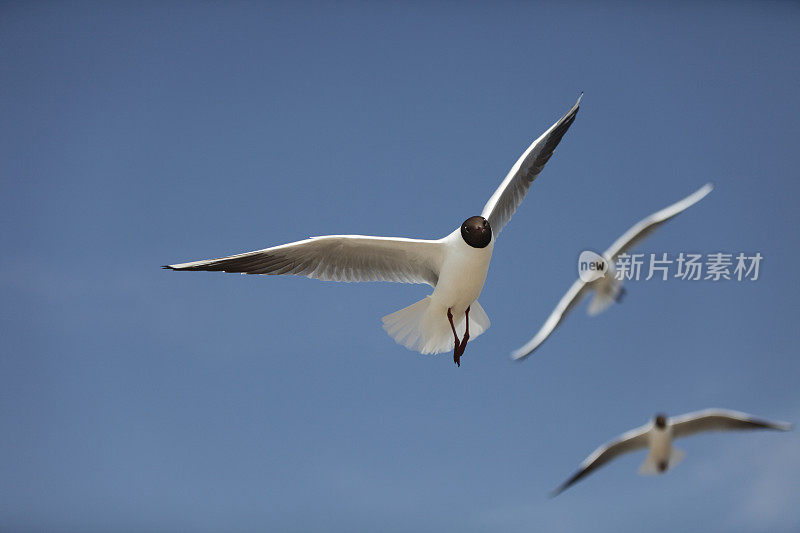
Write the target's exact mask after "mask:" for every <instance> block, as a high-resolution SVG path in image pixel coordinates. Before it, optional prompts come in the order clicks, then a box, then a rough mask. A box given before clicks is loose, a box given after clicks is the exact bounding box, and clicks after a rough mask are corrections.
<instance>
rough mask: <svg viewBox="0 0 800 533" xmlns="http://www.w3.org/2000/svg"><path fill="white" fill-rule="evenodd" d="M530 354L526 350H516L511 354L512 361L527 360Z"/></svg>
mask: <svg viewBox="0 0 800 533" xmlns="http://www.w3.org/2000/svg"><path fill="white" fill-rule="evenodd" d="M528 354H530V352H526V351H524V350H515V351H513V352H511V359H512V360H514V361H522V360H523V359H525V358H526V357H527V356H528Z"/></svg>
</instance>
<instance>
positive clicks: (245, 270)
mask: <svg viewBox="0 0 800 533" xmlns="http://www.w3.org/2000/svg"><path fill="white" fill-rule="evenodd" d="M582 97H583V93H581V95H580V96H579V97H578V100H577V102H575V105H573V106H572V108H571V109H570V110H569V111H568V112H567V113H566V114H565V115H564V116H563V117H561V119H559V120H558V122H556V123H555V124H553V125H552V126H551V127H550V128H549V129H548V130H547V131H545V132H544V133H543V134H542V135H541V136H540V137H539V138H538V139H536V140H535V141H534V142H533V144H531V145H530V147H528V149H527V150H525V153H523V154H522V156H521V157H520V158H519V159H518V160H517V162H516V163H515V164H514V166H513V167H512V168H511V171H510V172H509V173H508V175H507V176H506V177H505V179H504V180H503V182H502V183H501V184H500V186H499V187H498V188H497V190H496V191H495V192H494V194H492V196H491V198H489V201H488V202H487V203H486V205H485V206H484V207H483V211H482V212H481V214H480V215H479V216H472V217H469V218H467V219H466V220H465V221H464V222H463V223H462V224H461V226H460V227H458V228H457V229H456V230H455V231H453V232H452V233H450V234H449V235H447V236H446V237H443V238H441V239H438V240H421V239H406V238H399V237H368V236H364V235H328V236H324V237H311V238H309V239H305V240H302V241H297V242H292V243H289V244H282V245H280V246H274V247H271V248H265V249H263V250H256V251H253V252H247V253H243V254H238V255H232V256H228V257H222V258H219V259H206V260H202V261H192V262H189V263H178V264H173V265H165V266H164V267H163V268H166V269H171V270H207V271H223V272H239V273H242V274H267V275H279V274H291V275H296V276H306V277H308V278H315V279H320V280H325V281H348V282H350V281H394V282H400V283H424V284H427V285H430V286H431V287H433V289H434V290H433V293H431V294H430V295H428V296H426V297H425V298H423V299H422V300H420V301H418V302H416V303H414V304H412V305H410V306H408V307H406V308H404V309H401V310H399V311H396V312H394V313H392V314H390V315H387V316H385V317H383V328H384V329H385V330H386V331H387V333H388V334H389V335H390V336H391V337H392V338H393V339H394V340H395V341H396V342H398V343H399V344H402V345H403V346H405V347H406V348H408V349H410V350H415V351H418V352H421V353H423V354H428V353H431V354H436V353H441V352H444V351H449V350H451V349H452V350H453V361H454V362H455V364H456V365H458V366H461V361H460V359H461V356H462V355H463V353H464V350H465V349H466V346H467V341H468V340H469V339H470V335H471V336H472V338H475V337H477V336H478V335H480V334H481V333H483V332H484V331H486V329H487V328H488V327H489V324H490V322H489V317H488V316H487V315H486V312H485V311H484V310H483V308H482V307H481V305H480V303H478V300H477V299H478V296H479V295H480V293H481V290H482V289H483V284H484V281H485V280H486V274H487V272H488V269H489V262H490V260H491V258H492V250H493V249H494V240H495V238H496V237H497V235H498V234H499V233H500V231H501V230H502V229H503V226H505V225H506V223H508V221H509V219H510V218H511V216H512V215H513V214H514V212H515V211H516V209H517V207H519V205H520V203H521V202H522V200H523V199H524V198H525V194H526V193H527V192H528V189H529V188H530V186H531V184H532V183H533V181H534V180H535V179H536V177H537V176H538V175H539V173H540V172H541V171H542V168H544V165H545V163H547V161H548V160H549V159H550V157H551V156H552V155H553V151H554V150H555V148H556V146H558V143H559V142H560V141H561V138H562V137H563V136H564V134H565V133H566V132H567V130H568V129H569V127H570V126H571V125H572V123H573V122H574V121H575V116H576V115H577V113H578V108H579V106H580V102H581V98H582ZM459 337H461V338H459Z"/></svg>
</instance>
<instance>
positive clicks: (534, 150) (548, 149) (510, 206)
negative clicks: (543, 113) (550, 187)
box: [481, 93, 583, 237]
mask: <svg viewBox="0 0 800 533" xmlns="http://www.w3.org/2000/svg"><path fill="white" fill-rule="evenodd" d="M581 98H583V93H581V95H580V97H578V101H577V102H575V105H574V106H572V108H571V109H570V110H569V111H567V114H566V115H564V116H563V117H561V119H560V120H559V121H558V122H556V123H555V124H553V125H552V126H550V128H549V129H548V130H547V131H545V132H544V133H543V134H542V135H541V137H539V138H538V139H536V140H535V141H533V144H531V145H530V146H529V147H528V149H527V150H525V153H523V154H522V156H520V158H519V159H518V160H517V162H516V163H515V164H514V166H513V167H511V171H510V172H509V173H508V175H507V176H506V177H505V179H504V180H503V182H502V183H501V184H500V187H498V188H497V190H496V191H495V192H494V194H492V196H491V198H489V201H488V202H486V205H485V206H484V207H483V213H481V216H483V218H485V219H486V220H488V221H489V225H490V226H491V227H492V232H493V233H494V235H495V237H496V236H497V235H499V234H500V231H501V230H502V229H503V226H505V225H506V223H508V221H509V220H510V219H511V216H512V215H513V214H514V211H516V210H517V207H519V204H521V203H522V200H523V199H524V198H525V195H526V194H527V192H528V189H529V188H530V186H531V183H533V180H535V179H536V177H537V176H538V175H539V173H540V172H541V171H542V169H543V168H544V165H545V163H547V161H548V160H549V159H550V156H551V155H553V151H554V150H555V149H556V146H558V143H559V142H561V138H562V137H563V136H564V134H565V133H566V132H567V130H568V129H569V127H570V126H571V125H572V123H573V122H574V121H575V116H576V115H577V113H578V108H579V107H580V103H581Z"/></svg>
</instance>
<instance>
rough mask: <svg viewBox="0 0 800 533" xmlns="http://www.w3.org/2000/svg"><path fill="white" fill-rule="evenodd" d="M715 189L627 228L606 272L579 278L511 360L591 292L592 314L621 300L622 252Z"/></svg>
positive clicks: (708, 186)
mask: <svg viewBox="0 0 800 533" xmlns="http://www.w3.org/2000/svg"><path fill="white" fill-rule="evenodd" d="M713 188H714V186H713V185H712V184H711V183H706V184H705V185H703V186H702V187H700V188H699V189H698V190H696V191H695V192H693V193H692V194H690V195H689V196H687V197H686V198H684V199H683V200H680V201H678V202H675V203H674V204H672V205H670V206H668V207H665V208H664V209H662V210H661V211H656V212H655V213H653V214H652V215H650V216H648V217H647V218H643V219H642V220H640V221H639V222H637V223H636V224H634V225H633V226H632V227H631V228H630V229H629V230H628V231H626V232H625V233H623V234H622V236H620V237H619V238H618V239H617V240H616V241H614V244H612V245H611V247H610V248H609V249H608V250H606V251H605V252H604V253H603V258H604V259H605V263H606V265H607V270H606V271H605V273H604V275H603V276H601V277H599V278H597V279H594V280H592V281H585V280H583V279H580V278H578V280H577V281H575V283H573V284H572V287H570V288H569V290H568V291H567V293H566V294H565V295H564V296H562V297H561V300H560V301H559V302H558V305H556V308H555V309H554V310H553V312H552V313H551V314H550V316H549V317H548V318H547V320H546V321H545V323H544V325H543V326H542V327H541V329H539V331H538V332H537V333H536V335H535V336H534V337H533V338H532V339H531V340H529V341H528V342H527V344H525V346H523V347H522V348H519V349H517V350H516V351H514V352H512V354H511V357H512V359H515V360H522V359H524V358H525V357H527V356H529V355H530V354H531V353H533V351H534V350H535V349H536V348H538V347H539V346H540V345H541V344H542V343H543V342H544V341H545V340H547V338H548V337H549V336H550V334H551V333H553V331H554V330H555V329H556V328H557V327H558V326H559V324H561V321H563V320H564V318H565V317H566V316H567V314H568V313H569V312H570V311H572V309H573V308H574V307H575V306H576V305H578V303H579V302H580V301H581V300H582V299H583V297H584V296H586V295H588V294H589V293H590V292H594V298H593V299H592V301H591V302H590V303H589V309H588V312H589V315H591V316H594V315H597V314H599V313H602V312H603V311H605V310H606V309H607V308H608V306H610V305H611V304H612V303H614V302H618V301H619V300H620V299H621V298H622V296H623V295H624V294H625V289H624V288H623V287H622V282H621V281H620V280H618V279H616V278H615V277H614V270H613V265H614V263H615V262H616V260H617V258H618V257H619V256H620V255H621V254H623V253H627V252H629V251H630V250H631V249H633V247H634V246H636V245H637V244H639V243H640V242H641V241H643V240H644V239H645V238H646V237H647V236H649V235H650V234H651V233H652V232H653V231H655V229H656V228H658V227H659V226H660V225H662V224H663V223H665V222H666V221H668V220H670V219H671V218H673V217H674V216H676V215H678V214H679V213H681V212H683V211H685V210H686V209H688V208H689V207H691V206H693V205H694V204H696V203H697V202H699V201H700V200H701V199H703V198H704V197H705V196H706V195H707V194H708V193H710V192H711V190H712V189H713ZM593 255H594V254H593Z"/></svg>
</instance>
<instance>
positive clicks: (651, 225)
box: [603, 183, 714, 262]
mask: <svg viewBox="0 0 800 533" xmlns="http://www.w3.org/2000/svg"><path fill="white" fill-rule="evenodd" d="M713 189H714V185H713V184H711V183H706V184H705V185H703V186H702V187H700V188H699V189H697V190H696V191H695V192H693V193H692V194H690V195H689V196H687V197H686V198H684V199H682V200H679V201H677V202H675V203H674V204H672V205H670V206H668V207H665V208H664V209H661V210H660V211H656V212H655V213H653V214H652V215H650V216H648V217H646V218H643V219H642V220H640V221H639V222H637V223H636V224H634V225H633V226H631V228H630V229H629V230H628V231H626V232H625V233H623V234H622V235H621V236H620V237H619V238H618V239H617V240H616V241H614V244H612V245H611V246H610V247H609V248H608V250H606V251H605V253H604V254H603V255H604V256H606V257H607V258H608V259H610V260H611V261H612V262H613V261H616V259H617V256H618V255H620V254H621V253H623V252H627V251H629V250H631V249H632V248H633V247H634V246H636V245H637V244H638V243H640V242H641V241H643V240H644V239H645V238H646V237H647V236H648V235H650V234H651V233H652V232H653V231H655V230H656V228H658V227H659V226H660V225H661V224H663V223H664V222H666V221H668V220H669V219H671V218H673V217H675V216H676V215H678V214H680V213H682V212H683V211H685V210H687V209H688V208H690V207H691V206H693V205H694V204H696V203H697V202H699V201H700V200H702V199H703V198H705V196H706V195H707V194H708V193H710V192H711V191H712V190H713Z"/></svg>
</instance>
